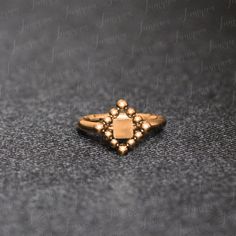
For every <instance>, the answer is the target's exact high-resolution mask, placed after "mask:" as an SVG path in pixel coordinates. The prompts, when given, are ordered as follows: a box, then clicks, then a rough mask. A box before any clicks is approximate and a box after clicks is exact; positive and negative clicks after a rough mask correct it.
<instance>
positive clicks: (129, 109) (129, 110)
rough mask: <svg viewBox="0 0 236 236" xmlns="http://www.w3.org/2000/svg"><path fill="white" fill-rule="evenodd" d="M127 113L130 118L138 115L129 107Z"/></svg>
mask: <svg viewBox="0 0 236 236" xmlns="http://www.w3.org/2000/svg"><path fill="white" fill-rule="evenodd" d="M126 113H127V115H128V116H130V117H132V116H133V115H134V114H135V113H136V111H135V109H134V108H132V107H129V108H128V109H127V111H126Z"/></svg>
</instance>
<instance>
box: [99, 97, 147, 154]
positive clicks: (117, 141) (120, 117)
mask: <svg viewBox="0 0 236 236" xmlns="http://www.w3.org/2000/svg"><path fill="white" fill-rule="evenodd" d="M150 127H151V125H150V124H149V122H147V121H144V120H143V118H142V117H141V116H139V115H137V114H136V111H135V109H134V108H131V107H129V106H128V103H127V101H126V100H124V99H120V100H118V101H117V103H116V107H114V108H111V110H110V112H109V115H108V116H107V117H105V118H104V119H102V120H101V122H100V123H98V124H97V125H96V129H97V131H98V132H100V133H102V134H103V135H104V136H105V138H106V139H107V140H108V141H109V142H110V144H111V146H112V147H113V148H115V149H117V151H118V153H119V154H121V155H124V154H126V153H127V152H128V151H129V149H132V148H133V147H134V145H135V144H136V143H137V141H138V140H140V139H141V138H142V137H143V135H144V134H145V133H146V132H147V131H148V130H149V129H150Z"/></svg>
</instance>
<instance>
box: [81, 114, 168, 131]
mask: <svg viewBox="0 0 236 236" xmlns="http://www.w3.org/2000/svg"><path fill="white" fill-rule="evenodd" d="M137 115H138V116H140V117H142V119H143V120H144V121H147V122H148V123H149V124H150V125H151V128H162V127H164V126H165V124H166V119H165V117H164V116H162V115H155V114H149V113H137ZM108 116H109V113H105V114H90V115H86V116H84V117H82V118H81V119H80V120H79V122H78V126H77V127H78V128H79V129H81V130H84V131H97V129H96V127H97V125H98V124H100V123H101V122H102V121H103V119H104V118H106V117H108ZM111 129H112V130H113V127H112V126H111Z"/></svg>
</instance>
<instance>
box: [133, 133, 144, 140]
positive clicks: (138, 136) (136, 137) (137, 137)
mask: <svg viewBox="0 0 236 236" xmlns="http://www.w3.org/2000/svg"><path fill="white" fill-rule="evenodd" d="M134 137H135V139H136V140H139V139H141V138H142V137H143V133H142V132H141V131H136V132H135V134H134Z"/></svg>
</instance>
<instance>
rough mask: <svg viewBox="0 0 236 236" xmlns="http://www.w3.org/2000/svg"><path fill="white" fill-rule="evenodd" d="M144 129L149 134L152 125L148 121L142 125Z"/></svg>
mask: <svg viewBox="0 0 236 236" xmlns="http://www.w3.org/2000/svg"><path fill="white" fill-rule="evenodd" d="M141 127H142V129H143V131H144V132H147V131H148V130H149V129H150V128H151V125H150V124H149V122H147V121H144V122H143V123H142V125H141Z"/></svg>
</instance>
